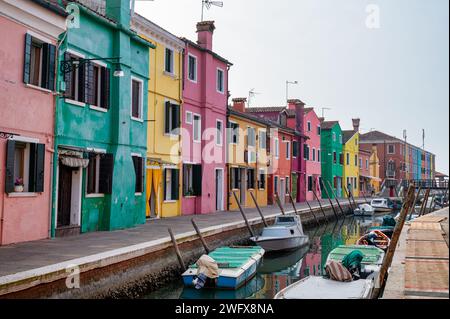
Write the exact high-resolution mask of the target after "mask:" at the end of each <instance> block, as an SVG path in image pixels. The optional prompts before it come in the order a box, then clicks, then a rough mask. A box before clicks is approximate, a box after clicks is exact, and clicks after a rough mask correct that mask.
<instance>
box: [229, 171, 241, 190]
mask: <svg viewBox="0 0 450 319" xmlns="http://www.w3.org/2000/svg"><path fill="white" fill-rule="evenodd" d="M230 185H231V189H240V188H241V170H240V169H239V168H234V167H233V168H231V174H230Z"/></svg>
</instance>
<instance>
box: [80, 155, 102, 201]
mask: <svg viewBox="0 0 450 319" xmlns="http://www.w3.org/2000/svg"><path fill="white" fill-rule="evenodd" d="M102 154H106V150H96V152H95V162H96V164H95V180H94V182H95V187H94V188H95V192H93V193H89V190H88V189H89V166H90V164H91V163H90V161H89V166H88V167H86V190H85V192H86V193H85V197H86V198H102V197H105V193H100V164H101V160H100V157H101V156H102Z"/></svg>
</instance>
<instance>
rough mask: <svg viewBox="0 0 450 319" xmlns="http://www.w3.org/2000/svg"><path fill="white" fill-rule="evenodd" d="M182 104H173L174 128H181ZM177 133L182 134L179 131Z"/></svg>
mask: <svg viewBox="0 0 450 319" xmlns="http://www.w3.org/2000/svg"><path fill="white" fill-rule="evenodd" d="M180 124H181V123H180V106H179V105H175V104H172V129H174V130H175V129H177V130H179V128H180ZM177 134H180V133H179V132H178V133H177Z"/></svg>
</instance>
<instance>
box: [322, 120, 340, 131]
mask: <svg viewBox="0 0 450 319" xmlns="http://www.w3.org/2000/svg"><path fill="white" fill-rule="evenodd" d="M336 124H339V121H323V122H322V124H320V127H321V129H322V130H331V129H332V128H333V126H335V125H336Z"/></svg>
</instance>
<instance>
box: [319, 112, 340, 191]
mask: <svg viewBox="0 0 450 319" xmlns="http://www.w3.org/2000/svg"><path fill="white" fill-rule="evenodd" d="M342 142H343V136H342V129H341V126H340V125H339V122H338V121H322V122H321V136H320V148H321V150H322V158H321V160H322V182H323V183H322V197H323V198H328V196H329V197H331V198H334V197H335V196H336V195H337V196H338V197H342V194H343V193H342V192H343V188H342V176H343V170H344V156H343V153H342V152H343V148H342ZM330 185H331V189H330ZM323 187H326V189H327V191H328V195H327V193H326V191H325V190H324V189H323Z"/></svg>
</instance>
